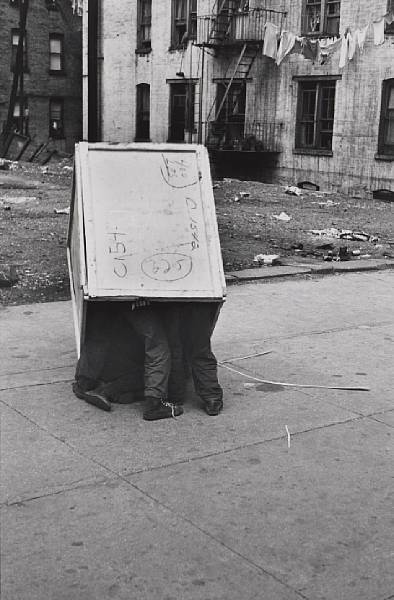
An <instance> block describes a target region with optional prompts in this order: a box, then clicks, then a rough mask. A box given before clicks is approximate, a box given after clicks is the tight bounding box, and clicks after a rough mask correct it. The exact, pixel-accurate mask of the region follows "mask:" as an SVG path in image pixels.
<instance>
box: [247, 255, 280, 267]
mask: <svg viewBox="0 0 394 600" xmlns="http://www.w3.org/2000/svg"><path fill="white" fill-rule="evenodd" d="M279 258H280V256H279V254H256V256H255V257H254V259H253V262H254V263H255V264H257V265H258V266H261V265H277V264H278V263H279Z"/></svg>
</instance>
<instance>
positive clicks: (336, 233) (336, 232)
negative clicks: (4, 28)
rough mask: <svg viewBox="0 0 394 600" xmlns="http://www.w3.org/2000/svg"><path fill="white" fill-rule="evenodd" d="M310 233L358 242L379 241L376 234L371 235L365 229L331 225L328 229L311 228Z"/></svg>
mask: <svg viewBox="0 0 394 600" xmlns="http://www.w3.org/2000/svg"><path fill="white" fill-rule="evenodd" d="M309 233H311V234H312V235H317V236H319V237H330V238H337V239H341V240H352V241H356V242H371V243H372V244H373V243H375V242H378V241H379V238H378V237H377V236H376V235H370V234H369V233H365V231H352V230H351V229H342V230H340V229H336V228H335V227H330V228H328V229H309Z"/></svg>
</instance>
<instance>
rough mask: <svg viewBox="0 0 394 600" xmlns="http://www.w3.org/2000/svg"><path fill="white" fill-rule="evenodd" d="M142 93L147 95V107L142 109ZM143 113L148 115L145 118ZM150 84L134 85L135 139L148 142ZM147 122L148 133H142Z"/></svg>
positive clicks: (143, 99) (144, 99)
mask: <svg viewBox="0 0 394 600" xmlns="http://www.w3.org/2000/svg"><path fill="white" fill-rule="evenodd" d="M144 93H147V96H148V102H147V104H148V108H147V109H145V110H144V101H146V98H144ZM144 114H145V116H146V114H147V115H148V118H147V119H144ZM150 115H151V110H150V85H149V83H139V84H138V85H137V86H136V125H135V141H136V142H150ZM146 121H147V122H148V133H147V135H144V133H143V131H144V124H145V123H146Z"/></svg>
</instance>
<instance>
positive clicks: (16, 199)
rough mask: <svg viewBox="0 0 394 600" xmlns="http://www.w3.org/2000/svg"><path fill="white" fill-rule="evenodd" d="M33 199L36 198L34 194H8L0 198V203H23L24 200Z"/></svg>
mask: <svg viewBox="0 0 394 600" xmlns="http://www.w3.org/2000/svg"><path fill="white" fill-rule="evenodd" d="M33 200H37V198H36V196H9V197H4V198H0V202H1V203H2V204H3V203H4V201H6V202H9V203H10V204H23V203H24V202H30V201H33Z"/></svg>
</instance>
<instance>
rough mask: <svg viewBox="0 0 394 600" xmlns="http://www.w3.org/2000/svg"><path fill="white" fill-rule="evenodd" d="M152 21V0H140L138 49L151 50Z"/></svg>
mask: <svg viewBox="0 0 394 600" xmlns="http://www.w3.org/2000/svg"><path fill="white" fill-rule="evenodd" d="M151 21H152V0H139V2H138V33H137V49H138V50H150V48H151Z"/></svg>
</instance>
